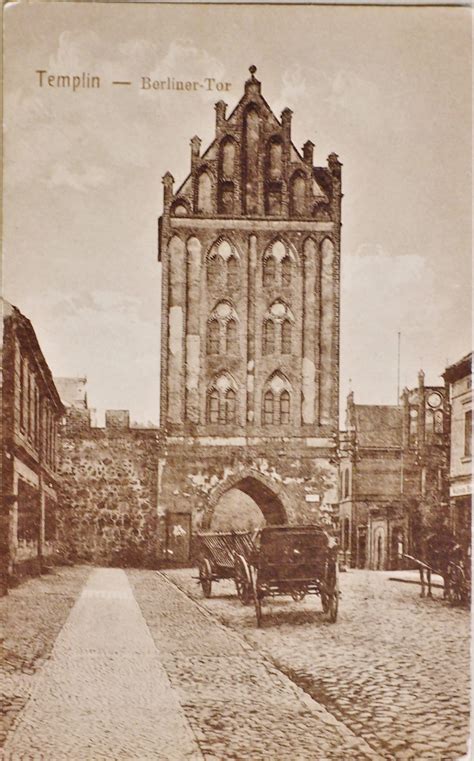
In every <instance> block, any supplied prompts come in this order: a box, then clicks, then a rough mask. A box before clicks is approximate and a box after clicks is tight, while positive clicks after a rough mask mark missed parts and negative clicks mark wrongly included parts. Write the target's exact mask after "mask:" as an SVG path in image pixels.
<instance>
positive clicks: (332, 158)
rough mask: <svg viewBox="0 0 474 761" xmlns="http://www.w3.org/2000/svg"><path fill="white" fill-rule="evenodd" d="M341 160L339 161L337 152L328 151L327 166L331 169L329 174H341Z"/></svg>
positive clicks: (338, 175)
mask: <svg viewBox="0 0 474 761" xmlns="http://www.w3.org/2000/svg"><path fill="white" fill-rule="evenodd" d="M341 166H342V164H341V162H340V161H339V156H338V155H337V153H330V154H329V156H328V167H329V169H330V171H331V174H334V175H335V176H336V177H340V176H341Z"/></svg>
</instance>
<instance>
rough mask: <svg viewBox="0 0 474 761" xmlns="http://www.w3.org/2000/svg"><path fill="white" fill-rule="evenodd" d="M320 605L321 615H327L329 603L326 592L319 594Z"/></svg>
mask: <svg viewBox="0 0 474 761" xmlns="http://www.w3.org/2000/svg"><path fill="white" fill-rule="evenodd" d="M321 605H322V606H323V613H327V612H328V609H329V602H328V596H327V594H326V592H321Z"/></svg>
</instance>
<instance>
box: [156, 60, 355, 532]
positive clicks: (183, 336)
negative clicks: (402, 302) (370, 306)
mask: <svg viewBox="0 0 474 761" xmlns="http://www.w3.org/2000/svg"><path fill="white" fill-rule="evenodd" d="M250 72H251V76H250V79H248V80H247V82H246V83H245V91H244V95H243V97H242V98H241V100H240V101H239V103H238V104H237V106H236V107H235V108H234V110H233V111H232V113H231V114H230V115H229V116H226V104H225V103H223V102H222V101H220V102H219V103H217V104H216V106H215V110H216V123H215V139H214V140H213V141H212V143H211V145H210V146H209V148H207V150H206V151H205V152H204V153H201V141H200V139H199V138H198V137H194V138H192V140H191V157H190V158H191V171H190V174H189V176H188V177H187V178H186V180H185V181H184V182H183V183H182V185H181V186H180V187H179V188H178V189H177V190H174V187H173V185H174V180H173V177H172V176H171V175H170V174H169V173H167V174H166V175H165V176H164V178H163V184H164V210H163V216H162V217H161V219H160V224H159V260H160V261H161V263H162V284H163V285H162V341H161V347H162V348H161V351H162V354H161V425H162V426H163V427H164V429H165V430H166V441H167V455H166V456H165V457H164V458H163V459H162V461H161V470H160V494H159V501H160V509H162V510H163V511H164V512H166V513H167V514H168V513H175V512H178V513H179V512H180V511H185V512H186V511H188V512H191V513H192V515H193V517H194V519H195V523H196V525H206V524H208V523H209V521H210V520H211V517H212V510H213V506H215V504H216V501H217V500H218V498H219V495H220V494H222V493H223V492H224V491H225V490H226V489H228V488H230V487H231V486H234V487H238V488H240V489H241V490H243V491H245V492H246V493H248V494H249V495H250V496H251V497H252V498H254V499H255V501H256V502H257V503H258V504H259V506H260V507H261V509H262V511H263V512H264V514H265V517H266V518H267V520H269V521H271V522H285V521H286V520H290V521H291V520H298V519H299V518H300V517H301V516H303V515H304V514H305V513H308V512H309V514H310V515H312V516H313V517H314V516H315V515H316V513H317V512H318V510H319V508H320V507H321V506H322V505H323V504H325V503H327V502H328V500H332V501H333V502H335V501H336V497H335V496H332V497H331V496H328V495H330V490H331V488H333V482H334V476H335V469H334V458H335V453H336V446H337V436H338V388H339V270H340V265H339V257H340V228H341V164H340V162H339V160H338V157H337V156H336V155H335V154H331V155H330V156H329V158H328V161H327V165H326V166H324V167H318V166H314V164H313V149H314V146H313V144H312V143H311V142H310V141H308V142H306V143H305V145H304V146H303V149H302V151H301V152H300V151H298V150H297V148H296V147H295V146H294V144H293V142H292V139H291V121H292V112H291V111H290V110H289V109H285V110H284V111H283V112H282V114H281V118H280V119H278V118H277V117H276V116H275V115H274V114H273V112H272V111H271V109H270V107H269V105H268V104H267V102H266V101H265V99H264V97H263V96H262V92H261V85H260V82H259V81H258V80H257V79H256V78H255V67H251V68H250Z"/></svg>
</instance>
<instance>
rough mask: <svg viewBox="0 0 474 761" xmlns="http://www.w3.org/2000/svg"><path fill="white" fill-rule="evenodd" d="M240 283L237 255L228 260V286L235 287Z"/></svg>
mask: <svg viewBox="0 0 474 761" xmlns="http://www.w3.org/2000/svg"><path fill="white" fill-rule="evenodd" d="M238 283H239V262H238V260H237V257H236V256H230V257H229V259H228V260H227V287H228V288H235V287H236V286H237V285H238Z"/></svg>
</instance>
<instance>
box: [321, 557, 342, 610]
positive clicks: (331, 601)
mask: <svg viewBox="0 0 474 761" xmlns="http://www.w3.org/2000/svg"><path fill="white" fill-rule="evenodd" d="M330 582H331V583H330V587H329V590H330V591H329V590H328V594H327V596H326V606H327V607H326V611H325V612H326V613H327V614H328V618H329V621H330V622H331V623H332V624H334V623H335V622H336V620H337V611H338V607H339V568H338V565H337V563H334V565H333V567H332V568H331V573H330ZM321 598H322V595H321ZM323 610H324V603H323Z"/></svg>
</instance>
